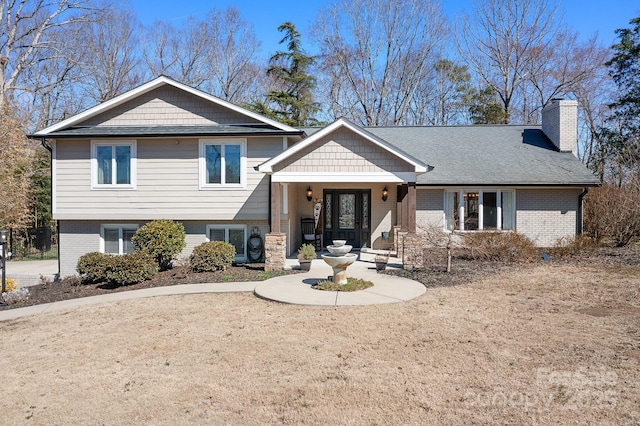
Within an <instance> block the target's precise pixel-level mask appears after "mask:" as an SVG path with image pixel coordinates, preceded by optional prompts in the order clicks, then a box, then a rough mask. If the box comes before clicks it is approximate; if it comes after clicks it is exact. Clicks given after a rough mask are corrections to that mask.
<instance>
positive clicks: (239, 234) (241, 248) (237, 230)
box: [207, 225, 247, 261]
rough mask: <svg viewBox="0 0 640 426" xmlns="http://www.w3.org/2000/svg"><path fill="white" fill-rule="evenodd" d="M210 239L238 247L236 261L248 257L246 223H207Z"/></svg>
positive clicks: (208, 238) (208, 237)
mask: <svg viewBox="0 0 640 426" xmlns="http://www.w3.org/2000/svg"><path fill="white" fill-rule="evenodd" d="M207 240H208V241H224V242H226V243H229V244H231V245H232V246H234V247H235V249H236V261H245V260H246V258H247V226H246V225H207Z"/></svg>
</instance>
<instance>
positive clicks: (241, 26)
mask: <svg viewBox="0 0 640 426" xmlns="http://www.w3.org/2000/svg"><path fill="white" fill-rule="evenodd" d="M206 24H207V26H206V28H207V33H206V36H207V40H208V41H209V49H208V50H207V62H208V64H209V67H210V75H211V80H210V81H211V87H210V91H211V93H213V94H214V95H216V96H218V97H220V98H222V99H225V100H227V101H229V102H235V103H240V102H243V101H244V102H246V101H248V100H249V99H250V97H251V96H252V95H253V94H254V93H255V92H256V90H261V89H264V87H260V86H261V84H260V83H262V81H263V79H261V77H262V75H263V74H264V70H263V67H261V66H259V65H258V64H257V54H258V49H259V47H260V42H259V41H258V39H257V38H256V36H255V33H254V30H253V26H252V25H251V24H249V23H248V22H247V21H244V20H243V19H242V17H241V16H240V12H238V9H236V8H234V7H230V8H228V9H226V10H215V9H214V10H213V11H212V12H210V13H209V16H208V17H207V21H206Z"/></svg>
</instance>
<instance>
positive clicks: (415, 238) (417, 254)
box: [401, 232, 424, 269]
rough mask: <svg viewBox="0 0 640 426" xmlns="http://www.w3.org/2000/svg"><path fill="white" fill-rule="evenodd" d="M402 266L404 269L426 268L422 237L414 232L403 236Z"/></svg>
mask: <svg viewBox="0 0 640 426" xmlns="http://www.w3.org/2000/svg"><path fill="white" fill-rule="evenodd" d="M401 246H402V267H403V268H404V269H422V268H424V250H423V248H422V238H420V236H419V235H418V234H416V233H414V232H410V233H407V234H405V235H404V236H403V237H402V244H401Z"/></svg>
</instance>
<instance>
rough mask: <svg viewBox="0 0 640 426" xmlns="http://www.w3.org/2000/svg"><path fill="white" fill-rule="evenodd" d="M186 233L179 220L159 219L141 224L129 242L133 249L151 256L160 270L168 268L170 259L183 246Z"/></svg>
mask: <svg viewBox="0 0 640 426" xmlns="http://www.w3.org/2000/svg"><path fill="white" fill-rule="evenodd" d="M185 238H186V233H185V231H184V226H183V225H182V224H181V223H179V222H174V221H172V220H166V219H160V220H154V221H152V222H149V223H146V224H144V225H143V226H141V227H140V228H139V229H138V230H137V231H136V233H135V234H133V237H132V238H131V242H132V243H133V246H134V247H135V249H136V250H137V251H139V252H142V253H148V254H150V255H151V256H153V257H154V258H155V260H156V262H157V263H158V267H159V268H160V270H164V269H169V267H170V266H171V261H172V260H173V258H174V257H175V256H177V255H178V254H179V253H180V252H181V251H182V249H184V246H185V244H186V243H185Z"/></svg>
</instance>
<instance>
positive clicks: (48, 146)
mask: <svg viewBox="0 0 640 426" xmlns="http://www.w3.org/2000/svg"><path fill="white" fill-rule="evenodd" d="M40 144H41V145H42V146H43V147H44V149H46V150H47V151H49V158H50V159H51V166H50V167H49V179H50V180H51V192H50V193H49V196H50V197H51V202H52V203H53V148H52V147H51V145H49V144H48V143H47V138H40ZM51 211H53V206H52V208H51ZM56 233H57V235H58V279H59V278H60V221H59V220H56Z"/></svg>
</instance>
